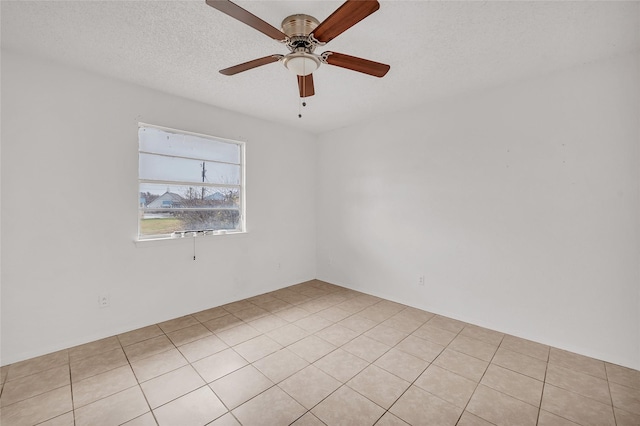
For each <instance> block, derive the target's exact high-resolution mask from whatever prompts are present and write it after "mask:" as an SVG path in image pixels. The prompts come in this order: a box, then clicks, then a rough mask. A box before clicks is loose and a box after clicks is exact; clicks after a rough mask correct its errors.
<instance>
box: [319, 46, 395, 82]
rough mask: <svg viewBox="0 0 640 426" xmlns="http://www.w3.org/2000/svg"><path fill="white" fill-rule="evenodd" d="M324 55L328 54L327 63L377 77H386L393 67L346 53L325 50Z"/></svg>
mask: <svg viewBox="0 0 640 426" xmlns="http://www.w3.org/2000/svg"><path fill="white" fill-rule="evenodd" d="M324 55H327V63H328V64H329V65H334V66H336V67H340V68H346V69H348V70H352V71H358V72H361V73H364V74H369V75H373V76H375V77H384V76H385V74H386V73H387V72H388V71H389V69H390V68H391V67H390V66H389V65H387V64H381V63H380V62H374V61H370V60H368V59H362V58H356V57H355V56H349V55H345V54H344V53H336V52H325V53H324V54H323V56H324Z"/></svg>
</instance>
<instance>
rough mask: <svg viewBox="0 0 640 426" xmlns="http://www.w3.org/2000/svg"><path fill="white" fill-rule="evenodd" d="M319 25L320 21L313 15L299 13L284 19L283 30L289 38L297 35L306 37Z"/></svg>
mask: <svg viewBox="0 0 640 426" xmlns="http://www.w3.org/2000/svg"><path fill="white" fill-rule="evenodd" d="M318 25H320V21H318V20H317V19H316V18H314V17H313V16H310V15H305V14H303V13H298V14H296V15H290V16H287V17H286V18H284V19H283V20H282V32H283V33H285V34H286V35H287V37H289V38H292V37H296V36H301V37H305V38H306V37H307V36H308V35H309V34H311V33H312V32H313V30H315V29H316V27H317V26H318Z"/></svg>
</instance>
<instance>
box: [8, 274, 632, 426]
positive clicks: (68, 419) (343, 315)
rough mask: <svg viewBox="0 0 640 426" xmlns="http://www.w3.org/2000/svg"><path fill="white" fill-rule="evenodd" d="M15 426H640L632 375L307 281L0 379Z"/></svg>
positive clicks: (73, 351) (33, 362)
mask: <svg viewBox="0 0 640 426" xmlns="http://www.w3.org/2000/svg"><path fill="white" fill-rule="evenodd" d="M0 372H1V374H0V386H2V387H1V394H0V411H1V418H0V419H1V422H0V423H1V424H2V426H13V425H36V424H39V425H40V424H41V425H74V424H75V425H78V426H84V425H121V424H126V425H129V426H134V425H135V426H147V425H161V426H164V425H170V426H189V425H205V424H211V425H238V424H241V425H260V426H265V425H289V424H295V425H323V424H325V425H374V424H375V425H406V424H411V425H436V426H446V425H459V426H476V425H508V426H515V425H536V424H537V425H541V426H565V425H566V426H569V425H584V426H591V425H593V426H605V425H618V426H623V425H625V426H626V425H634V426H638V425H640V372H639V371H636V370H631V369H628V368H623V367H620V366H616V365H613V364H609V363H606V362H603V361H599V360H596V359H592V358H587V357H584V356H581V355H577V354H574V353H570V352H566V351H563V350H559V349H555V348H550V347H548V346H545V345H541V344H539V343H534V342H530V341H527V340H523V339H519V338H517V337H513V336H509V335H504V334H502V333H498V332H496V331H492V330H488V329H485V328H480V327H477V326H474V325H471V324H465V323H462V322H459V321H456V320H453V319H450V318H446V317H442V316H438V315H434V314H432V313H429V312H425V311H421V310H418V309H414V308H410V307H407V306H404V305H400V304H398V303H394V302H390V301H387V300H383V299H380V298H377V297H374V296H370V295H366V294H363V293H359V292H356V291H353V290H349V289H345V288H342V287H338V286H334V285H331V284H327V283H324V282H321V281H310V282H307V283H303V284H299V285H295V286H292V287H288V288H285V289H281V290H278V291H274V292H272V293H268V294H263V295H260V296H256V297H252V298H250V299H246V300H241V301H239V302H234V303H231V304H228V305H225V306H221V307H215V308H212V309H209V310H206V311H203V312H198V313H195V314H192V315H187V316H185V317H182V318H177V319H174V320H171V321H167V322H164V323H161V324H156V325H151V326H149V327H145V328H142V329H139V330H134V331H131V332H129V333H125V334H121V335H118V336H113V337H109V338H106V339H103V340H99V341H96V342H92V343H88V344H86V345H82V346H77V347H74V348H70V349H68V350H63V351H60V352H56V353H52V354H49V355H44V356H41V357H38V358H34V359H30V360H26V361H23V362H19V363H16V364H13V365H9V366H6V367H2V369H1V370H0Z"/></svg>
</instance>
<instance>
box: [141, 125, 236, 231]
mask: <svg viewBox="0 0 640 426" xmlns="http://www.w3.org/2000/svg"><path fill="white" fill-rule="evenodd" d="M138 142H139V154H138V161H139V175H138V176H139V195H140V201H139V226H138V238H139V239H152V238H170V237H182V236H185V235H191V234H192V233H193V232H205V233H219V232H234V231H235V232H241V231H244V218H243V214H242V212H243V210H242V209H243V201H244V186H243V185H244V182H243V158H244V144H243V143H241V142H233V141H228V140H222V139H218V138H214V137H209V136H204V135H197V134H193V133H188V132H182V131H179V130H171V129H166V128H161V127H154V126H149V125H142V124H141V125H140V126H139V129H138Z"/></svg>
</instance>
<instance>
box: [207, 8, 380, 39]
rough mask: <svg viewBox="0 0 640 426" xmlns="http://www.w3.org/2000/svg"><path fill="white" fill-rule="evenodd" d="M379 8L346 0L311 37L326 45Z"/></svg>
mask: <svg viewBox="0 0 640 426" xmlns="http://www.w3.org/2000/svg"><path fill="white" fill-rule="evenodd" d="M207 1H208V0H207ZM379 8H380V3H378V0H347V1H346V2H345V3H343V4H342V6H340V7H339V8H338V9H336V10H335V12H333V13H332V14H331V15H329V17H328V18H327V19H325V20H324V21H322V23H320V25H318V26H317V27H316V29H315V30H313V36H314V37H315V38H316V40H318V41H320V42H322V43H328V42H330V41H331V40H333V39H334V38H336V37H337V36H339V35H340V34H342V33H343V32H345V31H346V30H348V29H349V28H351V27H353V26H354V25H355V24H357V23H358V22H360V21H362V20H363V19H364V18H366V17H367V16H369V15H371V14H372V13H373V12H375V11H376V10H378V9H379Z"/></svg>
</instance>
